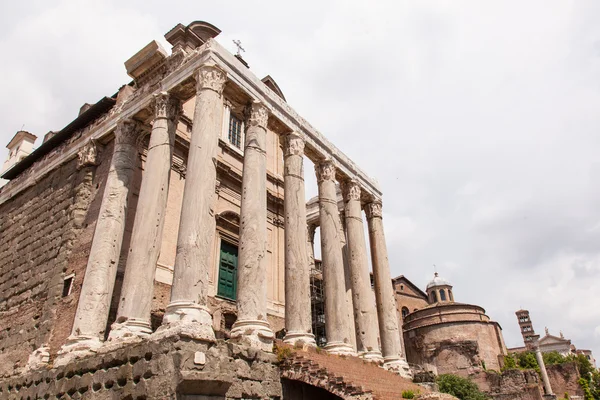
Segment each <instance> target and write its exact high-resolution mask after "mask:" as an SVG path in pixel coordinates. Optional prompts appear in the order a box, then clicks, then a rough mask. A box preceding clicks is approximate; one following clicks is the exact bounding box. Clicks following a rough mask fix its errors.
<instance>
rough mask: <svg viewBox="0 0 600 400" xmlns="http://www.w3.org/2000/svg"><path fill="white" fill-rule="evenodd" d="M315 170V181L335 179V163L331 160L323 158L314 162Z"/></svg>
mask: <svg viewBox="0 0 600 400" xmlns="http://www.w3.org/2000/svg"><path fill="white" fill-rule="evenodd" d="M315 172H316V174H317V182H319V183H321V182H323V181H335V165H333V162H332V161H331V160H324V161H321V162H320V163H318V164H315Z"/></svg>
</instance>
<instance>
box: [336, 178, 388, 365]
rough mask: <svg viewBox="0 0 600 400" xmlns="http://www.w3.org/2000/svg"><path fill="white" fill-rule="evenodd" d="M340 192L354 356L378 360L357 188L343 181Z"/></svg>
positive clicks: (374, 318) (372, 300)
mask: <svg viewBox="0 0 600 400" xmlns="http://www.w3.org/2000/svg"><path fill="white" fill-rule="evenodd" d="M342 192H343V195H344V202H345V213H346V218H345V221H346V232H347V242H348V244H347V246H348V264H349V267H350V279H351V286H352V297H353V298H352V300H353V301H352V303H353V307H354V310H353V311H354V320H355V324H356V347H357V351H358V354H359V355H361V356H362V357H364V358H366V359H373V360H382V358H381V351H380V350H379V343H378V340H377V339H378V331H377V326H378V325H377V308H376V307H375V297H374V296H373V292H372V290H371V278H370V274H369V265H368V260H367V243H366V240H365V233H364V227H363V220H362V210H361V206H360V187H359V186H358V184H357V183H356V182H354V181H346V182H344V184H343V187H342Z"/></svg>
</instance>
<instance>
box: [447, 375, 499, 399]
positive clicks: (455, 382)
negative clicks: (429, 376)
mask: <svg viewBox="0 0 600 400" xmlns="http://www.w3.org/2000/svg"><path fill="white" fill-rule="evenodd" d="M436 382H437V384H438V387H439V391H440V392H442V393H448V394H451V395H452V396H456V397H458V398H459V399H460V400H486V399H488V398H489V397H488V396H486V395H485V393H483V392H481V391H480V390H479V388H478V387H477V385H476V384H475V383H474V382H472V381H471V380H469V379H466V378H462V377H460V376H457V375H452V374H443V375H440V376H438V377H437V380H436Z"/></svg>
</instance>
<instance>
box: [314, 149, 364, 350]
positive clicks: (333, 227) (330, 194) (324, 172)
mask: <svg viewBox="0 0 600 400" xmlns="http://www.w3.org/2000/svg"><path fill="white" fill-rule="evenodd" d="M315 171H316V173H317V182H318V186H319V214H320V221H321V257H322V258H323V283H324V285H325V323H326V326H327V345H326V346H325V349H326V350H327V351H329V352H330V353H333V354H349V355H354V354H355V353H354V351H353V349H352V341H351V339H350V338H351V335H353V334H354V330H353V327H352V325H351V323H350V321H349V320H348V315H347V311H348V310H347V307H348V303H347V301H346V282H345V277H344V259H343V257H342V247H341V243H342V238H341V237H340V232H341V230H340V218H339V211H338V205H337V193H336V186H335V166H334V165H333V163H332V162H331V161H330V160H325V161H322V162H321V163H319V164H316V165H315Z"/></svg>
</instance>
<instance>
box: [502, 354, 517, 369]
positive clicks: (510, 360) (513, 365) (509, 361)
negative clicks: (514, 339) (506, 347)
mask: <svg viewBox="0 0 600 400" xmlns="http://www.w3.org/2000/svg"><path fill="white" fill-rule="evenodd" d="M517 368H518V367H517V361H516V360H515V356H514V354H508V355H506V356H504V365H503V366H502V369H501V371H502V372H504V371H508V370H510V369H517Z"/></svg>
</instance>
